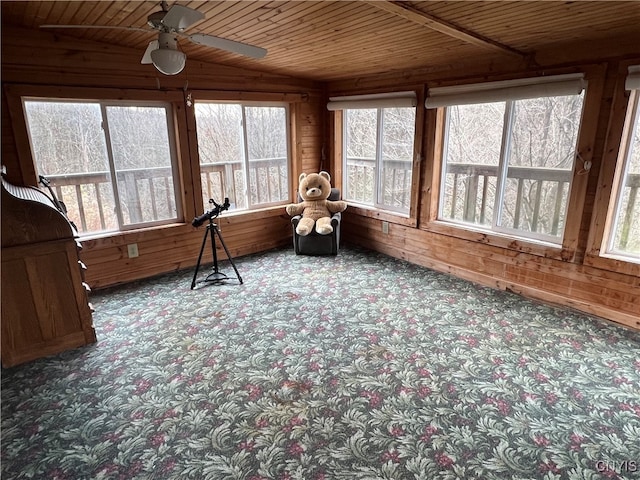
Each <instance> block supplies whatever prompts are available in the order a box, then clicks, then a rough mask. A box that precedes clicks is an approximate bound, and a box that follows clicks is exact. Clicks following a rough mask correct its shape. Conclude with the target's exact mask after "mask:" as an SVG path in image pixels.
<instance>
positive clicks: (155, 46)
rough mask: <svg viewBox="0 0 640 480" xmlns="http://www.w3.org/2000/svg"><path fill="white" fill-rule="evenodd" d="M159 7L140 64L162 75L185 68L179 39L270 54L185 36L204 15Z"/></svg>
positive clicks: (246, 52) (222, 40)
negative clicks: (153, 32) (151, 37)
mask: <svg viewBox="0 0 640 480" xmlns="http://www.w3.org/2000/svg"><path fill="white" fill-rule="evenodd" d="M160 5H161V8H162V10H161V11H158V12H154V13H152V14H151V15H149V16H148V17H147V25H149V27H151V28H152V29H154V30H157V31H158V32H159V33H158V39H157V40H153V41H151V42H150V43H149V46H148V47H147V50H146V51H145V52H144V55H143V56H142V60H141V61H140V63H152V64H153V65H154V66H155V67H156V69H158V71H159V72H161V73H164V74H165V75H176V74H178V73H180V72H181V71H182V69H183V68H184V65H185V61H186V58H187V56H186V55H185V53H184V52H182V51H181V50H179V49H178V37H184V38H187V39H188V40H190V41H192V42H193V43H197V44H198V45H204V46H207V47H212V48H217V49H220V50H226V51H228V52H233V53H238V54H240V55H244V56H247V57H251V58H263V57H264V56H265V55H266V54H267V51H266V50H265V49H264V48H260V47H256V46H254V45H248V44H246V43H242V42H236V41H234V40H228V39H225V38H220V37H215V36H213V35H207V34H204V33H194V34H191V35H188V34H185V33H183V32H184V31H185V30H186V29H187V28H188V27H190V26H191V25H193V24H194V23H196V22H198V21H200V20H202V19H203V18H205V15H204V14H203V13H202V12H199V11H197V10H194V9H193V8H189V7H184V6H182V5H177V4H176V5H173V6H172V7H171V8H169V6H168V5H167V2H166V1H163V2H160ZM40 28H110V29H119V30H138V31H143V32H151V30H149V29H147V28H139V27H120V26H110V25H40Z"/></svg>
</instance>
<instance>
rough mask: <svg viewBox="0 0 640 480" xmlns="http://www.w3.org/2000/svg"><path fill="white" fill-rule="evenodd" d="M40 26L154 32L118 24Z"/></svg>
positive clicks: (45, 26)
mask: <svg viewBox="0 0 640 480" xmlns="http://www.w3.org/2000/svg"><path fill="white" fill-rule="evenodd" d="M40 28H103V29H104V28H109V29H111V30H136V31H138V32H147V33H152V32H153V30H149V29H148V28H139V27H120V26H117V25H40Z"/></svg>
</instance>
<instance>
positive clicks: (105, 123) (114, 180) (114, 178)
mask: <svg viewBox="0 0 640 480" xmlns="http://www.w3.org/2000/svg"><path fill="white" fill-rule="evenodd" d="M100 112H101V114H102V132H103V134H104V138H105V144H106V147H107V160H108V162H109V175H110V177H111V188H112V189H113V201H114V204H115V207H116V218H117V219H118V229H121V228H122V227H123V225H124V218H123V216H122V205H121V203H120V189H119V187H118V175H117V172H116V163H115V159H114V158H113V146H112V145H111V133H110V131H109V118H108V116H107V107H106V105H105V104H104V103H100Z"/></svg>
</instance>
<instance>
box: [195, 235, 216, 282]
mask: <svg viewBox="0 0 640 480" xmlns="http://www.w3.org/2000/svg"><path fill="white" fill-rule="evenodd" d="M209 230H210V228H209V225H207V230H206V231H205V232H204V237H203V238H202V246H201V247H200V255H198V263H196V271H195V272H194V273H193V280H192V281H191V290H193V288H194V287H195V286H196V278H198V270H199V269H200V261H201V260H202V253H203V252H204V246H205V244H206V243H207V236H208V234H209ZM212 238H213V234H212ZM214 250H215V249H214Z"/></svg>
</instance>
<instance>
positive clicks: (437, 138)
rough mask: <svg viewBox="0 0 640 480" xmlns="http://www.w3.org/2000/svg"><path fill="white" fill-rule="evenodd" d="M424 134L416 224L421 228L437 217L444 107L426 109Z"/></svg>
mask: <svg viewBox="0 0 640 480" xmlns="http://www.w3.org/2000/svg"><path fill="white" fill-rule="evenodd" d="M424 122H425V126H424V129H425V135H424V138H423V147H422V148H423V151H424V152H425V161H424V162H423V168H422V182H421V184H420V202H421V206H420V207H421V208H420V218H419V222H418V225H419V226H420V228H423V227H424V226H425V225H428V224H429V223H430V222H432V221H434V220H436V219H437V218H438V197H439V189H440V187H439V185H440V176H441V171H442V162H441V161H440V159H441V158H442V148H443V145H444V109H442V108H438V109H428V110H426V113H425V121H424Z"/></svg>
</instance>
